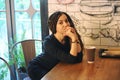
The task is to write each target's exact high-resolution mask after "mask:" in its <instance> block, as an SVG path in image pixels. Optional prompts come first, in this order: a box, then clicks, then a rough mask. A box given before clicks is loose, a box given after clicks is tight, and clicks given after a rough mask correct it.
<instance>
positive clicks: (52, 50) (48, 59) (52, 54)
mask: <svg viewBox="0 0 120 80" xmlns="http://www.w3.org/2000/svg"><path fill="white" fill-rule="evenodd" d="M43 48H44V51H43V53H42V54H40V55H38V56H37V57H35V58H34V59H33V60H32V61H31V62H30V63H33V64H35V65H40V66H43V67H44V68H46V69H47V70H48V71H49V70H51V69H52V68H53V67H54V66H55V65H56V64H57V63H59V62H65V63H71V64H73V63H78V62H81V61H82V57H83V53H82V52H80V53H78V55H77V56H73V55H71V54H70V44H69V42H66V44H65V45H63V44H61V43H60V42H59V41H58V40H57V39H56V38H55V36H54V35H53V34H52V35H49V36H47V37H46V38H45V39H44V42H43Z"/></svg>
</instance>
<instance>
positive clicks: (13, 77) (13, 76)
mask: <svg viewBox="0 0 120 80" xmlns="http://www.w3.org/2000/svg"><path fill="white" fill-rule="evenodd" d="M0 60H2V61H3V62H4V63H5V64H6V65H7V67H8V69H9V71H10V75H11V77H12V79H13V80H16V78H15V75H14V73H13V72H12V69H11V67H10V65H9V64H8V62H7V61H6V60H5V59H4V58H2V57H0Z"/></svg>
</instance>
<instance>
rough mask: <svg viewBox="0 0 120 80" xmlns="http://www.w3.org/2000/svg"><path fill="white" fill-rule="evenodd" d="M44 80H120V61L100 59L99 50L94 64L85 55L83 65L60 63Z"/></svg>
mask: <svg viewBox="0 0 120 80" xmlns="http://www.w3.org/2000/svg"><path fill="white" fill-rule="evenodd" d="M42 80H120V59H118V58H117V59H116V58H114V59H113V58H100V57H99V56H98V50H97V51H96V55H95V62H94V63H93V64H88V63H87V60H86V54H84V57H83V61H82V63H78V64H65V63H59V64H58V65H56V66H55V67H54V68H53V69H52V70H51V71H50V72H48V74H46V75H45V76H44V77H43V78H42Z"/></svg>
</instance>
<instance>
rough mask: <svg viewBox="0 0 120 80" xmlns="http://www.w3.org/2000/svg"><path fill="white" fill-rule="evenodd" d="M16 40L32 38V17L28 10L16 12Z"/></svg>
mask: <svg viewBox="0 0 120 80" xmlns="http://www.w3.org/2000/svg"><path fill="white" fill-rule="evenodd" d="M15 14H16V15H15V19H16V20H15V21H16V41H21V40H24V39H31V38H32V28H31V19H30V16H29V14H28V13H27V12H16V13H15Z"/></svg>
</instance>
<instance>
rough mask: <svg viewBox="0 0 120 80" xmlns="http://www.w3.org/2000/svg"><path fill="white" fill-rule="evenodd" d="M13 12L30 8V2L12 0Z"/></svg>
mask: <svg viewBox="0 0 120 80" xmlns="http://www.w3.org/2000/svg"><path fill="white" fill-rule="evenodd" d="M14 6H15V10H26V9H28V8H29V6H30V0H14Z"/></svg>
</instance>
